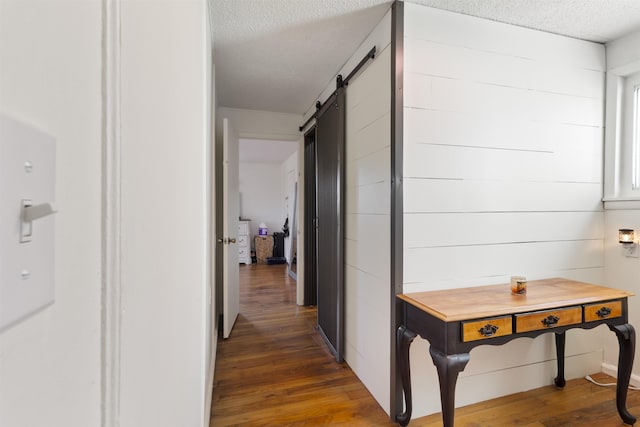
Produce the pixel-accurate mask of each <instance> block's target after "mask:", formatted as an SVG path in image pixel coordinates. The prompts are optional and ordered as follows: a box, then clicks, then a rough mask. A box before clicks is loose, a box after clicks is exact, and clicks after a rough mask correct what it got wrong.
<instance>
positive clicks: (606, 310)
mask: <svg viewBox="0 0 640 427" xmlns="http://www.w3.org/2000/svg"><path fill="white" fill-rule="evenodd" d="M596 314H597V315H598V317H600V318H605V317H607V316H609V315H610V314H611V309H610V308H609V307H602V308H601V309H600V310H598V311H596Z"/></svg>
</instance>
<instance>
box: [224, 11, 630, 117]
mask: <svg viewBox="0 0 640 427" xmlns="http://www.w3.org/2000/svg"><path fill="white" fill-rule="evenodd" d="M211 2H212V5H213V20H214V23H213V25H214V49H215V51H214V57H215V63H216V81H217V85H216V87H217V94H218V100H219V104H220V105H222V106H225V107H234V108H245V109H253V110H265V111H277V112H285V113H295V114H303V113H304V112H305V111H307V110H308V109H309V108H310V107H311V106H312V105H313V103H314V101H315V99H316V97H317V96H318V95H319V94H320V93H321V92H322V90H323V89H324V88H325V87H326V86H327V85H328V84H332V83H333V79H334V77H335V73H336V72H337V70H338V69H339V68H340V67H341V66H342V65H343V64H344V63H345V62H346V61H347V59H348V58H349V57H350V56H351V54H352V53H353V52H354V51H355V49H356V48H357V47H358V46H359V44H360V43H361V42H362V41H363V40H364V38H365V37H366V36H367V35H368V34H369V32H370V31H371V30H372V29H373V27H374V26H375V25H376V24H377V23H378V22H379V21H380V19H381V18H382V17H383V16H384V14H385V13H386V12H387V10H388V9H389V7H390V5H391V3H392V2H391V1H390V0H211ZM411 2H412V3H420V4H424V5H427V6H432V7H436V8H440V9H446V10H452V11H455V12H459V13H464V14H468V15H474V16H479V17H483V18H487V19H492V20H495V21H500V22H506V23H510V24H515V25H521V26H524V27H529V28H535V29H540V30H543V31H548V32H552V33H556V34H563V35H567V36H571V37H576V38H580V39H584V40H591V41H595V42H599V43H605V42H607V41H610V40H614V39H616V38H618V37H620V36H622V35H625V34H627V33H629V32H632V31H634V30H636V29H640V1H638V0H411Z"/></svg>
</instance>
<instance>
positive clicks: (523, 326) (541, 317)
mask: <svg viewBox="0 0 640 427" xmlns="http://www.w3.org/2000/svg"><path fill="white" fill-rule="evenodd" d="M515 317H516V332H529V331H539V330H542V329H553V328H555V327H558V326H566V325H575V324H577V323H582V307H567V308H562V309H558V310H545V311H537V312H534V313H525V314H516V315H515Z"/></svg>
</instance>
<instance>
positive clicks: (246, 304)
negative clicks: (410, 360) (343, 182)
mask: <svg viewBox="0 0 640 427" xmlns="http://www.w3.org/2000/svg"><path fill="white" fill-rule="evenodd" d="M316 316H317V312H316V309H315V308H313V307H299V306H297V305H296V284H295V281H293V280H292V279H290V278H289V276H288V275H287V273H286V266H284V265H264V264H252V265H248V266H241V267H240V315H239V316H238V319H237V321H236V325H235V327H234V329H233V332H232V333H231V337H230V338H229V339H227V340H219V341H218V354H217V357H216V373H215V381H214V389H213V400H212V407H211V420H210V426H211V427H214V426H215V427H225V426H306V425H310V426H313V425H322V426H328V425H331V426H333V425H344V426H393V425H396V424H394V423H392V422H391V421H390V420H389V417H388V416H387V414H386V413H385V412H384V411H383V410H382V408H380V406H379V405H378V404H377V403H376V401H375V400H374V399H373V397H372V396H371V394H370V393H369V392H368V390H367V389H366V388H365V387H364V385H363V384H362V383H361V382H360V381H359V380H358V378H357V377H356V376H355V374H354V373H353V372H352V371H351V369H350V368H349V367H348V366H347V365H346V364H337V363H336V362H335V360H334V359H333V356H332V355H331V353H330V351H329V350H328V348H327V347H326V346H325V344H324V342H323V341H322V338H321V337H320V335H319V333H318V331H317V330H316ZM424 363H431V362H430V360H428V359H427V357H426V356H425V360H424ZM592 377H593V378H594V379H596V380H598V381H601V382H614V381H615V379H613V378H611V377H608V376H606V375H604V374H594V375H592ZM627 408H628V409H629V411H630V412H631V413H632V414H634V415H636V416H638V417H640V391H635V390H630V391H629V396H628V399H627ZM409 425H410V426H416V427H417V426H421V427H440V426H442V419H441V415H440V414H439V413H437V414H433V415H429V416H426V417H422V418H417V419H413V420H412V421H411V423H410V424H409ZM595 425H597V426H599V427H614V426H615V427H618V426H623V425H624V424H623V423H622V421H621V420H620V418H619V417H618V413H617V410H616V405H615V388H614V387H599V386H596V385H593V384H591V383H589V382H587V381H586V380H584V379H576V380H571V381H567V386H566V387H565V389H564V390H558V389H556V388H555V387H553V386H547V387H542V388H538V389H535V390H530V391H528V392H524V393H517V394H513V395H510V396H505V397H500V398H497V399H492V400H488V401H485V402H480V403H477V404H475V405H469V406H466V407H462V408H458V409H456V427H501V426H519V427H520V426H522V427H583V426H595Z"/></svg>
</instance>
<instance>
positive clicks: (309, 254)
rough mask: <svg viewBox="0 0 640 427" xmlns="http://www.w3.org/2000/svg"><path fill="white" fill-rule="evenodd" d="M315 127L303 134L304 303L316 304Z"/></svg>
mask: <svg viewBox="0 0 640 427" xmlns="http://www.w3.org/2000/svg"><path fill="white" fill-rule="evenodd" d="M316 245H317V242H316V128H315V126H314V127H313V129H311V130H310V131H309V132H307V133H306V134H305V135H304V305H317V304H318V286H317V280H318V270H317V269H316V262H317V256H316V254H317V251H316Z"/></svg>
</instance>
